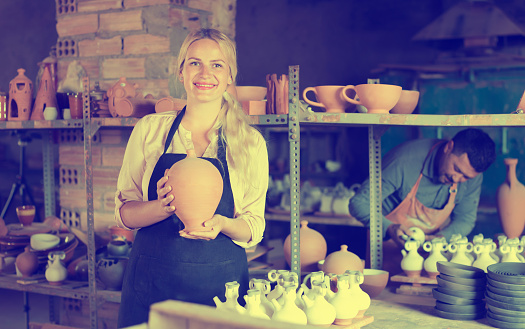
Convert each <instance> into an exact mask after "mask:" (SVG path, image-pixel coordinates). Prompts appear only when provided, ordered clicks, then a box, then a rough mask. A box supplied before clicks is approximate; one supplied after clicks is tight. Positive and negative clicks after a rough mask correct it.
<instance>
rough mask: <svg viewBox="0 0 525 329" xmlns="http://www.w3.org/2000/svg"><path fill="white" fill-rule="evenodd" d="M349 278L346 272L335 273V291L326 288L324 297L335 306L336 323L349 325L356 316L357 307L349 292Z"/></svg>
mask: <svg viewBox="0 0 525 329" xmlns="http://www.w3.org/2000/svg"><path fill="white" fill-rule="evenodd" d="M349 280H350V278H349V277H348V275H347V274H341V275H337V292H335V293H334V292H332V291H331V290H330V289H327V290H326V299H327V300H328V302H329V303H330V304H332V306H333V307H334V308H335V314H336V315H335V321H334V324H336V325H342V326H344V325H349V324H351V323H352V321H353V319H354V318H355V317H356V316H357V313H358V312H359V308H358V307H357V304H356V303H355V300H354V299H353V297H352V295H351V294H350V283H349Z"/></svg>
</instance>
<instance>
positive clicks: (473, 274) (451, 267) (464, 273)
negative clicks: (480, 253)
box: [436, 261, 485, 279]
mask: <svg viewBox="0 0 525 329" xmlns="http://www.w3.org/2000/svg"><path fill="white" fill-rule="evenodd" d="M436 267H437V270H438V271H439V273H443V274H446V275H450V276H456V277H460V278H467V279H469V278H470V279H474V278H484V277H485V271H483V270H482V269H480V268H477V267H474V266H467V265H462V264H456V263H451V262H444V261H439V262H437V263H436Z"/></svg>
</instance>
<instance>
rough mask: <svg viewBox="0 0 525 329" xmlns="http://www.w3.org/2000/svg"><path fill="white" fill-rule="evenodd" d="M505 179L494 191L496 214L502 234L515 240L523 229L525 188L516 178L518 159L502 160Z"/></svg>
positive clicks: (524, 223) (524, 226)
mask: <svg viewBox="0 0 525 329" xmlns="http://www.w3.org/2000/svg"><path fill="white" fill-rule="evenodd" d="M503 161H504V163H505V166H506V167H507V177H506V178H505V181H504V182H503V183H502V184H501V185H500V186H499V187H498V189H497V191H496V196H497V208H498V214H499V218H500V222H501V226H502V227H503V232H504V233H505V235H506V236H507V237H508V238H509V239H510V238H517V237H519V236H521V234H522V233H523V229H524V228H525V186H524V185H523V184H522V183H521V182H520V181H519V180H518V178H517V176H516V165H517V164H518V159H514V158H507V159H505V160H503Z"/></svg>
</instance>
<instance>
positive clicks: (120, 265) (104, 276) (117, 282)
mask: <svg viewBox="0 0 525 329" xmlns="http://www.w3.org/2000/svg"><path fill="white" fill-rule="evenodd" d="M127 265H128V259H127V258H112V257H106V258H102V259H100V260H99V261H98V262H97V264H96V273H97V276H98V278H99V279H100V281H102V283H103V284H104V286H105V287H106V290H114V291H118V290H122V282H123V280H124V273H125V271H126V266H127Z"/></svg>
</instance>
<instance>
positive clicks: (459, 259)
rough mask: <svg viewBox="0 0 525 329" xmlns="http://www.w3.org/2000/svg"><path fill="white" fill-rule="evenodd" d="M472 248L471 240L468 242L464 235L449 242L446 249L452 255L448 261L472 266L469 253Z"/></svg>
mask: <svg viewBox="0 0 525 329" xmlns="http://www.w3.org/2000/svg"><path fill="white" fill-rule="evenodd" d="M472 249H473V246H472V242H468V240H466V237H465V238H461V239H459V240H458V241H457V242H452V243H450V244H449V245H448V251H449V252H450V253H451V254H452V255H453V256H452V258H451V259H450V262H451V263H456V264H462V265H466V266H472V262H473V261H474V259H473V258H472V255H470V252H471V251H472Z"/></svg>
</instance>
